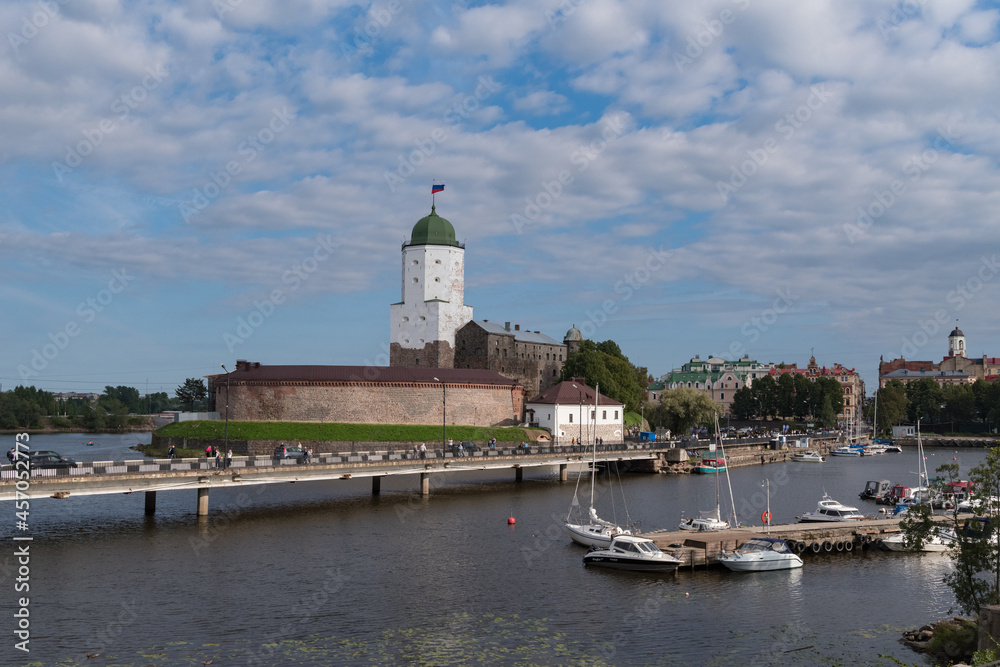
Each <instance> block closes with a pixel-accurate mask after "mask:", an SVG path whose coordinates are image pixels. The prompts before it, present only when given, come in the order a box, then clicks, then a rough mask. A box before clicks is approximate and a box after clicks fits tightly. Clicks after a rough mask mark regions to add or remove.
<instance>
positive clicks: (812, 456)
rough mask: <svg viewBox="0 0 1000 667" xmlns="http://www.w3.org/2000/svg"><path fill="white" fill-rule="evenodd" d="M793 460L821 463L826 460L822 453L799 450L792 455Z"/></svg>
mask: <svg viewBox="0 0 1000 667" xmlns="http://www.w3.org/2000/svg"><path fill="white" fill-rule="evenodd" d="M792 460H793V461H799V462H801V463H823V462H824V461H826V459H825V458H823V455H822V454H820V453H819V452H799V453H798V454H795V455H794V456H792Z"/></svg>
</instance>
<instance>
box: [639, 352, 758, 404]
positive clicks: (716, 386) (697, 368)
mask: <svg viewBox="0 0 1000 667" xmlns="http://www.w3.org/2000/svg"><path fill="white" fill-rule="evenodd" d="M773 366H774V364H761V363H759V362H757V361H754V360H751V359H750V358H749V357H748V356H744V357H743V358H742V359H739V360H738V361H729V360H727V359H722V358H720V357H713V356H709V357H708V358H707V359H704V360H703V359H702V358H701V356H700V355H697V354H696V355H695V356H694V357H693V358H692V359H691V360H690V361H689V362H687V363H686V364H684V365H683V366H681V367H680V368H675V369H674V370H672V371H670V372H669V373H667V374H666V375H663V376H661V377H660V379H659V381H658V382H654V383H652V384H650V385H649V387H648V388H647V390H646V398H647V400H649V401H650V402H656V401H658V400H660V396H661V395H662V393H663V392H664V391H665V390H668V389H679V388H681V387H689V388H691V389H698V390H699V391H704V392H706V393H707V394H708V395H709V396H711V398H712V400H714V401H716V402H718V403H721V404H722V405H723V407H724V408H725V411H726V412H727V413H728V412H729V409H730V407H731V406H732V404H733V395H734V394H735V393H736V391H737V390H738V389H741V388H743V387H749V386H750V385H751V384H753V381H754V380H756V379H757V378H760V377H764V376H765V375H767V374H768V373H769V372H770V370H771V368H772V367H773Z"/></svg>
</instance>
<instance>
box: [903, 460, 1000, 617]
mask: <svg viewBox="0 0 1000 667" xmlns="http://www.w3.org/2000/svg"><path fill="white" fill-rule="evenodd" d="M937 472H938V473H939V475H938V481H937V482H936V484H935V486H937V487H938V489H939V490H940V489H942V488H943V487H944V485H946V484H947V483H948V482H951V481H955V480H957V479H958V464H957V463H947V464H945V465H942V466H939V467H938V468H937ZM969 480H970V481H971V482H972V484H973V489H974V490H973V492H972V497H973V498H975V499H979V500H980V501H981V502H980V504H979V505H978V506H977V507H975V509H974V510H973V511H974V513H975V516H974V517H973V518H971V519H969V520H966V519H964V518H961V517H960V515H959V514H958V513H957V512H955V513H953V514H951V515H950V516H949V518H948V519H947V521H949V522H950V523H951V528H952V530H954V531H955V542H954V545H953V546H952V547H951V549H950V550H949V552H948V553H949V555H950V557H951V560H952V563H953V564H954V568H953V569H952V571H951V572H949V573H948V574H946V575H945V577H944V582H945V583H946V584H947V585H948V587H949V588H951V590H952V592H953V593H954V594H955V601H956V602H957V603H958V605H959V607H961V608H962V611H963V612H964V613H966V614H970V615H974V614H976V613H978V612H979V609H980V608H981V607H983V606H985V605H995V604H1000V541H998V540H997V534H998V531H997V528H998V526H997V523H996V522H997V519H996V518H995V517H990V516H989V515H990V514H991V513H993V511H994V508H993V507H992V506H991V499H993V498H997V497H1000V447H991V448H988V449H987V450H986V458H985V459H984V460H983V462H982V463H980V464H979V465H978V466H976V467H975V468H973V469H972V470H971V471H970V473H969ZM906 514H907V516H906V518H904V519H903V521H901V522H900V527H901V528H903V530H905V531H906V542H905V543H906V544H907V545H911V548H916V549H919V548H920V547H921V545H922V544H923V540H925V539H926V538H927V536H928V535H930V534H931V531H932V530H938V528H937V527H936V526H937V522H938V521H939V520H940V517H935V516H934V515H933V514H932V510H931V507H930V505H929V504H927V503H923V504H920V505H917V506H915V507H913V508H911V509H910V510H909V511H908V512H907V513H906Z"/></svg>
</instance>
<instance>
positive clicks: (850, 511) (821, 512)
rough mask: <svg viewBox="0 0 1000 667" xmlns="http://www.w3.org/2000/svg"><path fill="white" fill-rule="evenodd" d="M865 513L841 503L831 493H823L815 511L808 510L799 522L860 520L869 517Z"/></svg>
mask: <svg viewBox="0 0 1000 667" xmlns="http://www.w3.org/2000/svg"><path fill="white" fill-rule="evenodd" d="M867 518H868V517H866V516H865V515H864V514H862V513H861V512H859V511H858V508H857V507H850V506H848V505H841V504H840V503H838V502H837V501H836V500H834V499H832V498H831V497H830V496H829V495H827V494H825V493H824V494H823V498H822V499H821V500H820V501H819V504H818V505H817V506H816V511H815V512H806V513H805V514H803V515H802V516H801V517H799V523H818V522H821V521H860V520H863V519H867Z"/></svg>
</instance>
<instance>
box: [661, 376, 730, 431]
mask: <svg viewBox="0 0 1000 667" xmlns="http://www.w3.org/2000/svg"><path fill="white" fill-rule="evenodd" d="M716 414H720V415H721V414H722V404H721V403H717V402H715V401H713V400H712V398H711V397H710V396H709V395H708V394H706V393H705V392H703V391H701V390H698V389H694V388H693V387H682V388H680V389H668V390H667V391H665V392H663V394H662V395H661V396H660V404H659V405H658V406H657V408H656V410H655V415H656V418H657V422H658V423H660V424H662V425H664V426H666V427H667V428H668V429H670V431H671V432H672V433H675V434H679V435H684V434H686V433H687V432H688V430H689V429H690V428H691V427H692V426H709V425H711V424H712V422H713V421H714V419H715V415H716Z"/></svg>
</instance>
